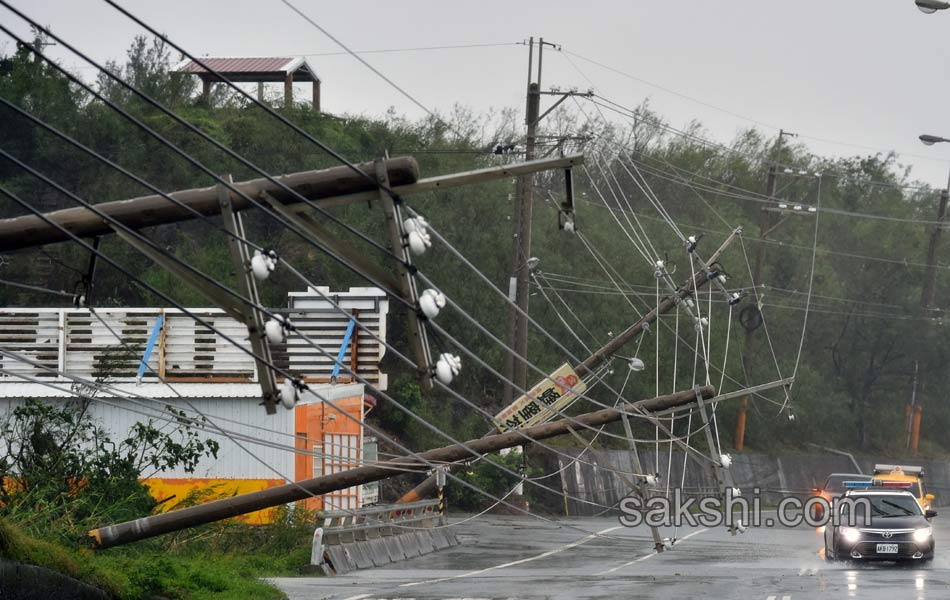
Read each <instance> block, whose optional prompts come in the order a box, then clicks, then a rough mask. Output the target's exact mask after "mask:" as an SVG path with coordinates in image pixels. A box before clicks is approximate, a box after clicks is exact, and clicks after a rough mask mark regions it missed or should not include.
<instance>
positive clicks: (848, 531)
mask: <svg viewBox="0 0 950 600" xmlns="http://www.w3.org/2000/svg"><path fill="white" fill-rule="evenodd" d="M841 537H843V538H844V540H845V541H846V542H851V543H852V544H853V543H854V542H856V541H858V540H860V539H861V532H860V531H858V530H857V529H855V528H854V527H842V528H841Z"/></svg>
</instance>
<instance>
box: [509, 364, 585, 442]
mask: <svg viewBox="0 0 950 600" xmlns="http://www.w3.org/2000/svg"><path fill="white" fill-rule="evenodd" d="M586 389H587V384H586V383H584V382H583V381H581V378H580V377H578V376H577V373H575V372H574V369H572V368H571V365H569V364H567V363H564V364H563V365H561V367H560V368H559V369H558V370H557V371H555V372H554V373H551V376H550V378H548V379H545V380H544V381H542V382H540V383H538V384H537V385H535V386H534V387H533V388H531V389H530V390H528V393H527V394H525V395H524V396H521V397H520V398H518V399H517V400H515V401H514V402H512V403H511V404H510V405H509V406H508V408H505V409H504V410H502V411H501V412H500V413H498V414H497V415H495V419H496V420H497V421H498V425H497V427H498V429H499V430H500V431H501V432H502V433H504V432H505V431H512V430H515V429H523V428H525V427H530V426H532V425H539V424H541V423H544V422H545V421H547V420H549V419H550V418H551V417H554V416H555V415H557V411H560V410H561V409H562V408H564V407H565V406H567V405H568V404H570V403H571V402H572V401H573V400H574V398H575V397H577V394H578V393H583V391H584V390H586Z"/></svg>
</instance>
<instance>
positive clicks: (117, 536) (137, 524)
mask: <svg viewBox="0 0 950 600" xmlns="http://www.w3.org/2000/svg"><path fill="white" fill-rule="evenodd" d="M715 395H716V390H715V388H713V387H712V386H705V387H698V388H695V389H691V390H686V391H681V392H676V393H673V394H667V395H665V396H657V397H656V398H649V399H646V400H640V401H638V402H633V403H626V404H624V405H623V406H621V407H617V408H606V409H603V410H599V411H596V412H592V413H587V414H583V415H578V416H577V417H573V418H572V419H570V420H568V419H561V420H558V421H552V422H550V423H544V424H542V425H536V426H534V427H529V428H527V429H524V430H522V431H521V432H520V433H517V432H509V433H502V434H498V435H493V436H490V437H484V438H479V439H475V440H469V441H467V442H465V443H464V445H462V444H457V445H453V446H447V447H445V448H436V449H435V450H429V451H427V452H421V453H419V454H418V456H417V457H404V458H395V459H392V460H388V461H385V462H381V463H378V464H376V465H373V466H363V467H357V468H355V469H349V470H347V471H342V472H340V473H334V474H332V475H324V476H323V477H316V478H314V479H308V480H305V481H298V482H295V483H288V484H284V485H281V486H277V487H273V488H269V489H266V490H262V491H259V492H251V493H248V494H241V495H239V496H233V497H231V498H224V499H221V500H214V501H212V502H207V503H205V504H199V505H198V506H192V507H189V508H183V509H181V510H174V511H171V512H166V513H161V514H158V515H153V516H150V517H144V518H141V519H136V520H135V521H127V522H125V523H119V524H117V525H111V526H108V527H102V528H100V529H94V530H92V531H90V532H89V534H88V536H89V538H90V540H91V541H92V545H93V547H95V548H110V547H112V546H119V545H121V544H128V543H129V542H135V541H138V540H143V539H146V538H150V537H155V536H157V535H162V534H165V533H171V532H173V531H180V530H182V529H187V528H189V527H196V526H198V525H203V524H205V523H212V522H214V521H220V520H222V519H227V518H230V517H236V516H239V515H244V514H247V513H251V512H255V511H258V510H262V509H265V508H270V507H273V506H280V505H282V504H287V503H289V502H296V501H298V500H304V499H306V498H310V497H311V496H314V495H321V494H326V493H329V492H333V491H336V490H342V489H346V488H349V487H353V486H357V485H362V484H364V483H370V482H372V481H379V480H380V479H385V478H387V477H392V476H393V475H398V474H400V473H403V472H405V471H406V470H412V469H418V470H420V471H424V470H426V469H428V468H429V464H431V463H449V462H455V461H459V460H464V459H465V458H472V457H473V453H475V454H485V453H490V452H497V451H498V450H501V449H504V448H511V447H514V446H519V445H521V444H523V443H524V437H523V435H526V436H528V438H530V439H532V440H544V439H548V438H552V437H555V436H559V435H564V434H567V433H570V432H572V431H574V430H575V429H576V428H577V427H578V426H586V427H600V426H601V425H606V424H607V423H613V422H615V421H619V420H620V419H621V417H622V415H623V414H624V413H627V412H628V413H651V412H656V411H663V410H669V409H671V408H675V407H677V406H683V405H686V404H690V403H692V402H696V401H701V400H703V399H709V398H713V397H714V396H715ZM522 434H523V435H522ZM466 446H467V447H466Z"/></svg>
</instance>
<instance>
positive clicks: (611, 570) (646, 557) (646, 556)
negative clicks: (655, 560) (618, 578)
mask: <svg viewBox="0 0 950 600" xmlns="http://www.w3.org/2000/svg"><path fill="white" fill-rule="evenodd" d="M704 531H709V530H708V529H700V530H698V531H694V532H693V533H690V534H688V535H684V536H683V537H681V538H680V539H678V540H676V543H681V542H685V541H686V540H688V539H689V538H691V537H693V536H694V535H699V534H700V533H702V532H704ZM656 554H657V553H656V552H654V553H653V554H645V555H644V556H641V557H640V558H636V559H634V560H631V561H630V562H625V563H623V564H622V565H620V566H617V567H613V568H612V569H607V570H606V571H601V572H600V573H594V576H595V577H597V576H598V575H606V574H608V573H613V572H614V571H619V570H620V569H622V568H624V567H629V566H630V565H632V564H635V563H638V562H640V561H643V560H646V559H648V558H650V557H651V556H656ZM773 600H774V599H773Z"/></svg>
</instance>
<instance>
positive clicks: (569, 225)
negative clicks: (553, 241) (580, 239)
mask: <svg viewBox="0 0 950 600" xmlns="http://www.w3.org/2000/svg"><path fill="white" fill-rule="evenodd" d="M564 231H566V232H568V233H574V219H568V220H566V221H564Z"/></svg>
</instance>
